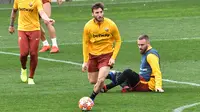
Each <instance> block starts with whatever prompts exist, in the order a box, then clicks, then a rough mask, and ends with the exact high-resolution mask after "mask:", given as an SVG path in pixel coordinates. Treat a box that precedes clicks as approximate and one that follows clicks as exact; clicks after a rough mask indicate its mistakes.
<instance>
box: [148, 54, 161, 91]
mask: <svg viewBox="0 0 200 112" xmlns="http://www.w3.org/2000/svg"><path fill="white" fill-rule="evenodd" d="M147 62H148V63H149V65H150V66H151V69H152V75H153V76H155V91H158V92H164V90H163V89H162V73H161V71H160V65H159V58H158V57H157V56H156V55H155V54H148V56H147Z"/></svg>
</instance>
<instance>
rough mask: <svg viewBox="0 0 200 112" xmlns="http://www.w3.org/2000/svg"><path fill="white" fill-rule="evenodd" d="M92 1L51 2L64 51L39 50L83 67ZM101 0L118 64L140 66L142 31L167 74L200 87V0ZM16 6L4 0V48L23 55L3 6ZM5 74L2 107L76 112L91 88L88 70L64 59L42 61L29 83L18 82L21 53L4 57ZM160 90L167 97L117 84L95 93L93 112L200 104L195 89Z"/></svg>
mask: <svg viewBox="0 0 200 112" xmlns="http://www.w3.org/2000/svg"><path fill="white" fill-rule="evenodd" d="M95 1H97V0H88V1H85V2H68V3H64V4H63V5H62V6H60V7H57V5H56V4H52V5H53V8H52V11H53V12H52V18H54V19H55V20H56V24H55V27H56V30H57V37H58V43H59V47H60V50H61V52H60V53H58V54H50V53H49V52H46V53H39V56H40V57H44V58H50V59H56V60H64V61H72V62H76V63H80V64H81V63H82V45H81V41H82V31H83V26H84V24H85V23H86V22H87V21H88V20H89V19H91V9H90V6H91V4H92V3H94V2H95ZM103 1H104V2H105V1H106V2H105V6H106V8H107V10H106V11H105V16H106V17H109V18H111V19H112V20H114V21H115V22H116V24H117V26H118V27H119V30H120V33H121V36H122V40H123V43H122V47H121V50H120V53H119V55H118V57H117V60H116V65H115V67H114V69H116V70H123V69H125V68H132V69H133V70H135V71H137V72H138V71H139V64H140V54H139V51H138V48H137V44H136V39H137V37H138V36H139V35H140V34H143V33H145V34H148V35H149V36H150V37H151V44H152V46H153V47H154V48H155V49H157V50H158V51H159V53H160V55H161V67H162V72H163V78H164V79H169V80H175V81H179V82H190V83H197V84H200V80H199V79H200V76H199V73H200V69H199V68H200V64H199V63H200V58H199V56H200V52H199V43H200V32H199V29H200V22H199V19H200V16H199V15H200V12H199V9H200V7H199V4H200V1H199V0H156V1H154V2H152V0H114V1H112V0H103ZM127 2H128V3H127ZM113 3H114V4H113ZM144 4H145V6H144ZM11 7H12V6H11V5H5V4H4V5H0V14H1V16H0V21H1V23H0V51H2V52H12V53H19V49H18V45H17V33H15V34H14V35H10V34H9V33H8V31H7V29H8V25H9V20H10V19H9V15H10V12H11V10H8V9H5V10H2V9H1V8H11ZM16 23H17V22H16ZM15 26H17V24H16V25H15ZM47 36H48V34H47ZM48 40H49V38H48ZM49 42H50V41H49ZM73 43H75V44H73ZM27 66H28V67H29V63H27ZM0 73H1V75H0V80H1V86H0V90H1V93H0V98H1V101H0V105H1V106H0V107H1V108H0V111H1V112H55V111H59V112H79V111H80V110H79V108H78V105H77V103H78V100H79V99H80V98H81V97H83V96H89V95H90V94H91V92H92V88H93V85H90V84H89V82H88V79H87V74H86V73H82V72H81V66H78V65H71V64H67V63H62V62H50V61H45V60H39V63H38V67H37V70H36V74H35V82H36V85H33V86H30V85H28V84H25V83H21V81H20V78H19V74H20V63H19V57H18V56H14V55H6V54H0ZM106 82H108V81H106ZM163 87H164V89H165V93H163V94H160V93H153V92H152V93H143V92H134V93H126V94H122V93H120V87H116V88H114V89H113V90H110V91H109V92H108V93H105V94H99V95H98V96H97V98H96V100H95V106H94V108H93V112H172V111H173V110H174V109H176V108H178V107H181V106H184V105H190V104H194V103H198V102H200V98H199V92H200V89H199V87H197V86H192V85H187V84H178V83H170V82H165V81H164V82H163ZM199 107H200V105H196V106H194V107H190V108H187V109H185V110H184V111H183V112H199V111H200V109H199Z"/></svg>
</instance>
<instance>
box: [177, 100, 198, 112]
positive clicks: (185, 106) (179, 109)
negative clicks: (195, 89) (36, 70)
mask: <svg viewBox="0 0 200 112" xmlns="http://www.w3.org/2000/svg"><path fill="white" fill-rule="evenodd" d="M197 105H200V102H198V103H193V104H189V105H184V106H181V107H179V108H176V109H174V110H173V112H182V111H183V110H184V109H187V108H190V107H194V106H197Z"/></svg>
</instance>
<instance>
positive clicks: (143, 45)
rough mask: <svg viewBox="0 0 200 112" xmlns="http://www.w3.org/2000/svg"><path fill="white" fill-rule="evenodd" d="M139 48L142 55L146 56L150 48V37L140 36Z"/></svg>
mask: <svg viewBox="0 0 200 112" xmlns="http://www.w3.org/2000/svg"><path fill="white" fill-rule="evenodd" d="M137 44H138V48H139V50H140V54H144V53H145V52H146V51H147V49H148V47H149V46H150V40H149V36H148V35H140V36H139V37H138V40H137Z"/></svg>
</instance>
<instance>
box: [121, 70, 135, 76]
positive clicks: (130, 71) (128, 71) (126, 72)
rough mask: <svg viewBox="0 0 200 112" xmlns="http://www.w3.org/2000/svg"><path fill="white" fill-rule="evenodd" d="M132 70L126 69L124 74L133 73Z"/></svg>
mask: <svg viewBox="0 0 200 112" xmlns="http://www.w3.org/2000/svg"><path fill="white" fill-rule="evenodd" d="M132 72H133V71H132V70H131V69H125V70H124V71H123V74H126V75H128V74H132Z"/></svg>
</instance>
